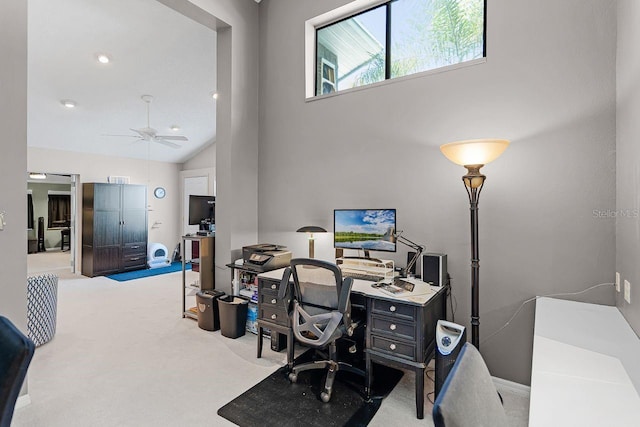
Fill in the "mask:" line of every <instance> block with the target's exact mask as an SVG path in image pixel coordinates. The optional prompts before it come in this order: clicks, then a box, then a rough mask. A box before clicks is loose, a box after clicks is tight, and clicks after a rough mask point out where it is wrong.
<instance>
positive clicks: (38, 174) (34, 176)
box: [29, 172, 47, 179]
mask: <svg viewBox="0 0 640 427" xmlns="http://www.w3.org/2000/svg"><path fill="white" fill-rule="evenodd" d="M29 178H31V179H47V174H46V173H42V172H32V173H30V174H29Z"/></svg>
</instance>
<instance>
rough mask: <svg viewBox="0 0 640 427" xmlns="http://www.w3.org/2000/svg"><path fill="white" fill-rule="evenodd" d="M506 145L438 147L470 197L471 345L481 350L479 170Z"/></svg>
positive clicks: (481, 142) (475, 143)
mask: <svg viewBox="0 0 640 427" xmlns="http://www.w3.org/2000/svg"><path fill="white" fill-rule="evenodd" d="M508 146H509V141H507V140H505V139H472V140H467V141H458V142H450V143H448V144H444V145H441V146H440V151H442V154H444V155H445V157H446V158H447V159H449V160H451V161H452V162H453V163H456V164H458V165H461V166H464V167H465V168H466V169H467V174H466V175H464V176H463V177H462V181H463V182H464V186H465V189H466V190H467V194H468V196H469V203H470V210H471V343H472V344H473V345H474V346H475V347H476V348H477V349H478V350H479V349H480V310H479V301H478V300H479V297H480V258H479V256H480V255H479V253H478V199H479V198H480V191H482V186H483V185H484V181H485V179H486V177H485V176H484V175H483V174H481V173H480V168H481V167H483V166H484V165H486V164H487V163H490V162H492V161H494V160H495V159H497V158H498V157H500V155H501V154H502V153H503V151H504V150H506V148H507V147H508Z"/></svg>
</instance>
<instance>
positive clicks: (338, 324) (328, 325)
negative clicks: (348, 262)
mask: <svg viewBox="0 0 640 427" xmlns="http://www.w3.org/2000/svg"><path fill="white" fill-rule="evenodd" d="M291 273H293V287H294V289H293V310H292V312H291V313H290V316H291V322H292V328H293V334H294V336H295V337H296V339H297V340H298V341H300V342H302V343H304V344H307V345H310V346H314V347H324V346H325V345H327V344H328V343H330V342H332V341H334V340H335V339H336V338H337V337H339V336H340V335H342V334H343V333H346V334H347V335H351V334H352V333H353V327H352V326H353V325H352V323H351V304H350V302H349V293H350V292H351V285H352V284H353V279H351V278H346V279H344V280H343V279H342V272H341V271H340V269H339V268H338V266H337V265H335V264H332V263H330V262H326V261H320V260H316V259H310V258H294V259H292V260H291V266H290V267H287V269H286V270H285V273H284V275H283V277H282V282H281V284H280V292H279V296H280V298H282V297H283V296H284V294H285V290H286V288H287V287H288V285H289V278H290V275H291Z"/></svg>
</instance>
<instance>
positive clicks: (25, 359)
mask: <svg viewBox="0 0 640 427" xmlns="http://www.w3.org/2000/svg"><path fill="white" fill-rule="evenodd" d="M34 350H35V345H34V344H33V342H32V341H31V340H30V339H29V338H27V337H25V336H24V335H23V334H22V332H20V331H19V330H18V329H17V328H16V327H15V326H14V325H13V323H11V321H9V319H7V318H6V317H3V316H0V427H9V425H10V424H11V418H12V417H13V410H14V408H15V406H16V400H17V399H18V394H19V393H20V388H22V383H23V382H24V378H25V376H26V375H27V369H28V368H29V363H31V358H32V357H33V352H34Z"/></svg>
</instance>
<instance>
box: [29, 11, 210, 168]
mask: <svg viewBox="0 0 640 427" xmlns="http://www.w3.org/2000/svg"><path fill="white" fill-rule="evenodd" d="M28 1H29V21H28V27H29V29H28V32H29V39H28V40H29V46H28V52H29V65H28V66H29V68H28V138H27V139H28V145H29V146H30V147H45V148H52V149H59V150H67V151H79V152H88V153H96V154H102V155H112V156H120V157H132V158H140V159H151V160H158V161H166V162H175V163H181V162H183V161H185V160H187V159H188V158H190V157H192V156H193V155H194V154H195V153H197V152H198V151H200V150H201V149H203V148H204V147H205V146H207V145H209V144H211V143H213V142H215V135H216V118H215V103H216V101H215V100H213V98H212V97H211V94H212V93H213V92H215V90H216V33H215V32H214V31H212V30H211V29H209V28H206V27H204V26H202V25H200V24H197V23H195V22H194V21H191V20H190V19H188V18H186V17H185V16H183V15H181V14H179V13H177V12H175V11H173V10H172V9H170V8H168V7H167V6H165V5H163V4H161V3H159V2H157V1H156V0H28ZM98 53H107V54H108V55H109V56H110V57H111V59H112V60H111V62H110V63H109V64H106V65H103V64H100V63H99V62H98V61H97V59H96V55H97V54H98ZM143 94H150V95H153V97H154V100H153V103H152V104H151V114H150V125H151V127H152V128H155V129H156V130H157V131H158V134H160V135H172V134H175V135H184V136H186V137H188V138H189V141H188V142H180V141H178V142H177V143H178V144H179V145H181V147H180V148H179V149H174V148H170V147H166V146H164V145H161V144H158V143H154V142H152V143H150V144H149V143H147V142H134V141H136V138H134V137H131V138H128V137H110V136H105V135H107V134H120V135H128V134H134V133H133V132H132V131H130V130H129V129H130V128H136V129H139V128H143V127H146V125H147V113H146V104H145V103H144V102H143V101H142V100H141V99H140V97H141V95H143ZM62 99H72V100H74V101H76V102H77V107H76V108H75V109H67V108H65V107H63V106H62V105H61V103H60V101H61V100H62ZM172 125H178V126H180V130H179V131H177V132H175V131H172V130H171V129H170V127H171V126H172Z"/></svg>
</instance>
